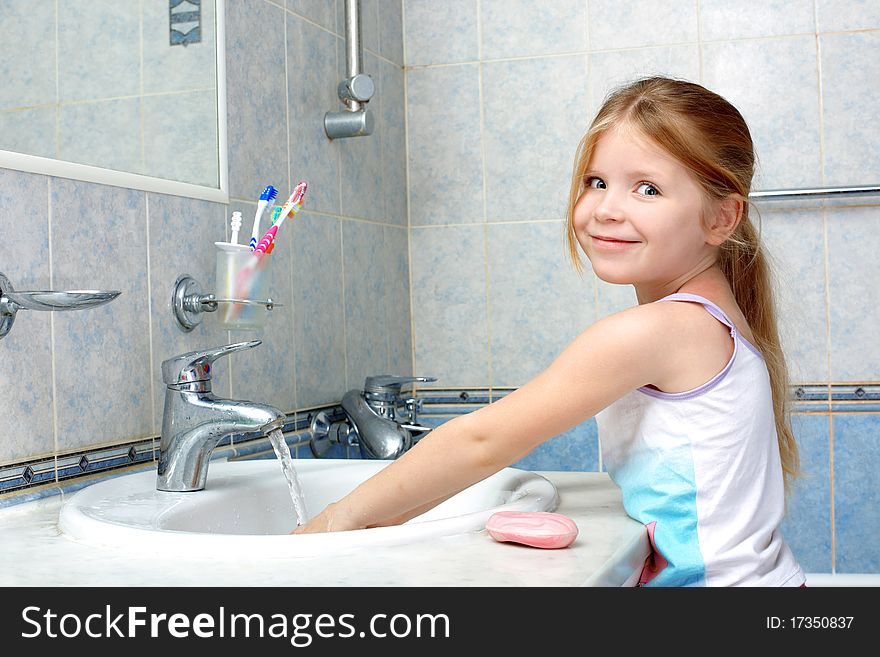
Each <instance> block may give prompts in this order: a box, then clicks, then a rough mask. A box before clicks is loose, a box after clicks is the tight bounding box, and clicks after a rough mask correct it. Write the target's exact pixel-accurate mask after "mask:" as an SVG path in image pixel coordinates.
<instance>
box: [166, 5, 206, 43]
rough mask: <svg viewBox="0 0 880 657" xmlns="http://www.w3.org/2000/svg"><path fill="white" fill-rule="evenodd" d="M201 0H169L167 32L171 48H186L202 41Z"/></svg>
mask: <svg viewBox="0 0 880 657" xmlns="http://www.w3.org/2000/svg"><path fill="white" fill-rule="evenodd" d="M201 2H202V0H169V2H168V32H169V43H170V45H172V46H188V45H189V44H191V43H199V42H200V41H201V40H202V7H201Z"/></svg>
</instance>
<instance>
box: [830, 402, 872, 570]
mask: <svg viewBox="0 0 880 657" xmlns="http://www.w3.org/2000/svg"><path fill="white" fill-rule="evenodd" d="M833 431H834V535H835V548H836V557H837V564H836V572H838V573H876V572H878V571H880V552H878V550H877V526H878V524H880V488H878V486H877V471H878V468H880V443H878V441H877V436H878V435H880V417H878V416H877V415H875V414H870V415H868V414H862V413H858V414H853V415H844V414H835V415H834V423H833Z"/></svg>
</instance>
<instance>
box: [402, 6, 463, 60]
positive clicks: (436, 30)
mask: <svg viewBox="0 0 880 657" xmlns="http://www.w3.org/2000/svg"><path fill="white" fill-rule="evenodd" d="M403 12H404V25H405V28H404V35H405V37H404V38H405V50H406V65H407V66H422V65H425V64H452V63H455V62H467V61H473V60H475V59H477V57H478V53H479V42H478V41H479V39H478V37H477V34H478V27H477V0H439V1H438V0H404V3H403Z"/></svg>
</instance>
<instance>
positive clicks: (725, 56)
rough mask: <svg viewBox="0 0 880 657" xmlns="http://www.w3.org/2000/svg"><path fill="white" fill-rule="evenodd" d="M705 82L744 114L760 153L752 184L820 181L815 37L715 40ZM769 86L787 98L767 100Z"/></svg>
mask: <svg viewBox="0 0 880 657" xmlns="http://www.w3.org/2000/svg"><path fill="white" fill-rule="evenodd" d="M703 62H704V64H703V66H704V73H703V75H704V83H705V85H706V86H707V87H708V88H710V89H712V90H713V91H715V92H716V93H719V94H721V95H722V96H724V97H725V98H726V99H727V100H729V101H730V102H731V103H733V104H734V105H735V106H736V108H737V109H738V110H739V111H740V112H741V113H742V114H743V116H744V117H745V119H746V122H747V123H748V125H749V129H750V131H751V133H752V139H753V140H754V142H755V151H756V153H757V156H758V166H757V173H756V176H755V180H754V182H753V185H752V188H753V189H755V190H758V189H774V188H786V187H810V186H815V185H817V184H818V183H819V181H820V180H821V169H820V161H819V158H820V156H819V153H820V150H819V131H818V128H817V127H818V125H819V115H818V112H819V104H818V82H817V79H816V43H815V38H814V37H811V36H802V37H788V38H781V39H768V40H760V41H745V42H743V41H740V42H725V43H710V44H706V45H705V46H704V47H703ZM767 89H773V90H774V97H775V98H778V99H784V102H776V103H770V104H768V103H767V94H766V90H767Z"/></svg>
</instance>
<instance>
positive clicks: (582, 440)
mask: <svg viewBox="0 0 880 657" xmlns="http://www.w3.org/2000/svg"><path fill="white" fill-rule="evenodd" d="M513 465H514V467H517V468H523V469H524V470H561V471H563V472H598V471H599V427H598V425H597V424H596V420H594V419H590V420H588V421H587V422H584V423H583V424H580V425H578V426H576V427H573V428H572V429H569V430H568V431H566V432H565V433H561V434H559V435H558V436H555V437H554V438H551V439H550V440H548V441H546V442H544V443H542V444H540V445H538V446H537V447H536V448H535V449H533V450H532V452H531V453H530V454H529V455H528V456H526V457H524V458H522V459H520V460H519V461H517V462H516V463H514V464H513Z"/></svg>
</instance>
